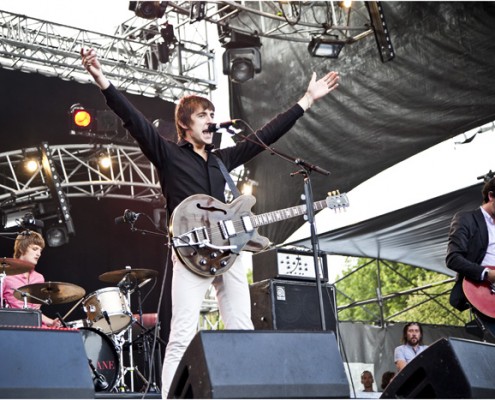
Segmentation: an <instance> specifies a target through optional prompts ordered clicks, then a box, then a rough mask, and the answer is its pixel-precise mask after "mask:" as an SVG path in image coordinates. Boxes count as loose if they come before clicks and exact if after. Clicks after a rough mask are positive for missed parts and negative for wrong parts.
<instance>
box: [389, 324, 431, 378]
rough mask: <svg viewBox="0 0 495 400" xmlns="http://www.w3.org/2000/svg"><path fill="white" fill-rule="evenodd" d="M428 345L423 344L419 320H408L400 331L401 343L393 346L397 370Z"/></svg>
mask: <svg viewBox="0 0 495 400" xmlns="http://www.w3.org/2000/svg"><path fill="white" fill-rule="evenodd" d="M427 347H428V346H427V345H424V344H423V327H422V326H421V324H420V323H419V322H409V323H407V324H406V325H404V329H403V331H402V345H400V346H398V347H396V348H395V351H394V362H395V366H396V367H397V372H399V371H400V370H401V369H402V368H404V367H405V366H406V365H407V363H409V362H410V361H411V360H412V359H413V358H414V357H416V356H417V355H418V354H419V353H421V352H422V351H424V350H425V349H426V348H427Z"/></svg>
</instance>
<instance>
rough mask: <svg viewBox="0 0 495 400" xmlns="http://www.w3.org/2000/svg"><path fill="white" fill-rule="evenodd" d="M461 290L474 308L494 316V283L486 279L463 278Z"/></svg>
mask: <svg viewBox="0 0 495 400" xmlns="http://www.w3.org/2000/svg"><path fill="white" fill-rule="evenodd" d="M487 268H491V269H495V267H487ZM462 290H463V291H464V294H465V295H466V298H467V299H468V301H469V303H470V304H471V305H472V306H473V307H474V308H476V309H477V310H478V311H479V312H481V313H482V314H484V315H486V316H487V317H490V318H495V285H492V284H490V282H487V281H480V282H475V281H471V280H469V279H467V278H464V280H463V281H462Z"/></svg>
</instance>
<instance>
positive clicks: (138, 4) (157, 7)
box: [129, 1, 168, 19]
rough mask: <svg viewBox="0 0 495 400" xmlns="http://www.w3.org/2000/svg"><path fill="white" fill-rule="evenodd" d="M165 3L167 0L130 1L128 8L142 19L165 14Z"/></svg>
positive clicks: (154, 17)
mask: <svg viewBox="0 0 495 400" xmlns="http://www.w3.org/2000/svg"><path fill="white" fill-rule="evenodd" d="M167 3H168V2H167V1H130V2H129V10H131V11H134V13H135V14H136V15H137V16H138V17H141V18H144V19H157V18H161V17H163V15H164V14H165V10H166V8H167Z"/></svg>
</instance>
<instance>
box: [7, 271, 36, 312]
mask: <svg viewBox="0 0 495 400" xmlns="http://www.w3.org/2000/svg"><path fill="white" fill-rule="evenodd" d="M43 282H45V278H44V276H43V275H41V274H40V273H39V272H36V271H34V270H33V271H31V272H29V277H26V276H25V274H18V275H7V276H6V277H5V279H4V281H3V300H4V303H5V307H10V308H24V300H18V299H16V298H15V297H14V289H19V288H20V287H22V286H25V285H31V284H32V283H43ZM27 306H28V308H34V309H36V310H39V308H40V307H41V304H33V303H29V297H28V304H27Z"/></svg>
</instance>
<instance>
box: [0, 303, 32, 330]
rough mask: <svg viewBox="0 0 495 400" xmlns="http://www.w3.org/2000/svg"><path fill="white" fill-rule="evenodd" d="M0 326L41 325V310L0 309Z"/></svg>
mask: <svg viewBox="0 0 495 400" xmlns="http://www.w3.org/2000/svg"><path fill="white" fill-rule="evenodd" d="M0 326H18V327H21V326H24V327H25V326H35V327H40V326H41V311H40V310H33V309H26V310H18V309H15V308H1V309H0Z"/></svg>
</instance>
